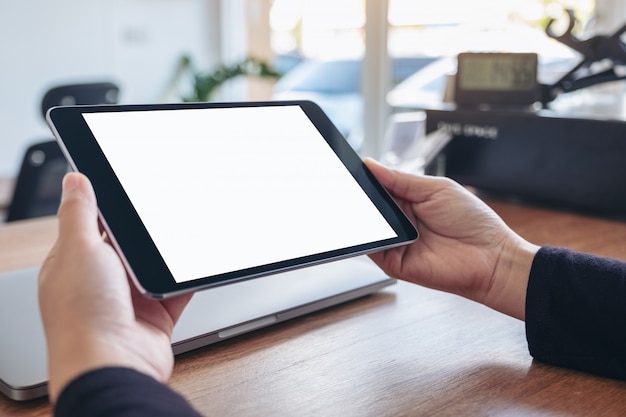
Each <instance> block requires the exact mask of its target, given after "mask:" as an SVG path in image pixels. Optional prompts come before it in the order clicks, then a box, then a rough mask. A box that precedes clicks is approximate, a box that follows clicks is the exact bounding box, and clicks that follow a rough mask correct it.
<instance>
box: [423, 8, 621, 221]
mask: <svg viewBox="0 0 626 417" xmlns="http://www.w3.org/2000/svg"><path fill="white" fill-rule="evenodd" d="M568 13H569V18H570V25H569V28H568V30H567V32H566V33H565V34H563V35H560V36H557V35H555V34H554V33H553V32H552V30H551V26H552V23H553V22H552V21H551V22H550V23H549V24H548V26H547V28H546V33H547V34H548V35H549V36H551V37H553V38H555V39H557V40H559V41H561V42H563V43H565V44H566V45H568V46H570V47H571V48H574V49H576V50H577V51H579V52H581V54H582V55H583V56H584V58H583V60H582V61H581V62H580V63H579V64H578V65H576V66H575V67H574V68H573V69H572V70H571V71H569V72H568V73H567V74H565V75H564V76H563V77H562V78H561V79H559V80H558V81H557V82H556V83H554V84H552V85H540V84H538V83H537V82H536V78H533V77H536V62H537V61H536V56H533V54H493V53H491V54H481V53H476V54H461V55H460V56H459V61H458V71H457V75H456V83H455V95H456V100H455V101H456V106H455V107H454V108H442V109H437V110H435V109H430V110H426V133H427V134H429V133H432V132H435V131H439V132H447V133H448V134H449V135H451V136H452V139H451V140H450V142H449V143H448V144H447V146H446V147H445V148H444V149H443V151H442V152H441V154H440V155H439V156H438V158H437V159H436V160H435V161H434V162H433V163H431V164H430V165H429V166H428V167H427V168H426V172H427V173H433V174H445V175H446V176H449V177H451V178H453V179H455V180H457V181H459V182H461V183H463V184H465V185H470V186H474V187H476V188H478V189H479V190H481V191H486V192H488V193H491V194H492V195H495V196H502V197H505V198H513V199H521V200H524V201H529V202H534V203H540V204H548V205H553V206H557V207H559V208H566V209H568V208H569V209H574V210H577V211H585V212H589V213H593V214H599V215H609V216H612V217H620V218H625V219H626V193H624V192H623V188H624V187H623V181H624V179H626V121H625V120H607V119H600V118H588V117H585V118H579V117H572V116H571V115H566V114H565V115H563V114H557V113H555V112H553V111H550V110H548V109H547V108H548V107H549V106H548V104H549V103H550V102H552V101H553V100H554V99H555V98H556V97H557V96H559V95H560V94H563V93H567V92H571V91H574V90H579V89H582V88H586V87H589V86H591V85H595V84H599V83H605V82H609V81H617V80H623V79H626V76H622V75H619V72H618V71H616V68H617V67H619V66H621V65H626V46H625V45H624V44H623V43H622V42H621V40H620V36H621V35H622V34H623V33H624V32H625V31H626V25H624V26H623V27H622V28H621V29H620V30H618V31H617V32H616V33H615V34H614V35H612V36H608V37H607V36H596V37H594V38H590V39H588V40H585V41H580V40H577V39H576V38H575V37H574V36H573V35H572V33H571V32H572V29H573V27H574V15H573V12H571V11H568ZM599 61H603V62H604V63H606V62H607V61H609V62H611V63H612V67H611V68H609V69H605V70H602V71H601V72H599V73H592V71H591V68H592V67H594V66H592V64H593V63H595V62H599ZM533 102H535V103H541V105H542V107H543V109H541V110H537V109H536V108H533V107H532V106H531V104H532V103H533Z"/></svg>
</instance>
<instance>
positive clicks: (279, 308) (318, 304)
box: [0, 256, 395, 401]
mask: <svg viewBox="0 0 626 417" xmlns="http://www.w3.org/2000/svg"><path fill="white" fill-rule="evenodd" d="M38 272H39V268H38V267H34V268H28V269H21V270H17V271H13V272H8V273H2V274H0V335H1V336H0V391H1V392H2V393H4V394H5V395H6V396H8V397H9V398H12V399H14V400H18V401H23V400H30V399H34V398H38V397H42V396H45V395H46V394H47V377H48V375H47V360H46V346H45V339H44V334H43V328H42V325H41V320H40V318H39V307H38V304H37V274H38ZM394 282H395V280H393V279H390V278H389V277H387V276H386V275H385V274H384V273H383V272H382V271H381V270H380V269H379V268H378V267H377V266H376V265H375V264H374V263H373V262H371V261H370V260H369V258H367V257H365V256H361V257H357V258H350V259H345V260H341V261H336V262H331V263H327V264H322V265H317V266H313V267H309V268H304V269H298V270H295V271H290V272H285V273H282V274H278V275H272V276H268V277H264V278H259V279H254V280H250V281H245V282H241V283H236V284H232V285H228V286H224V287H218V288H214V289H210V290H206V291H202V292H199V293H197V294H195V295H194V297H193V299H192V301H191V303H190V304H189V305H188V306H187V308H186V310H185V312H184V313H183V315H182V317H181V318H180V321H179V323H178V324H177V325H176V328H175V329H174V334H173V338H172V339H173V340H172V347H173V350H174V353H175V354H180V353H183V352H187V351H189V350H192V349H196V348H199V347H202V346H206V345H208V344H211V343H215V342H219V341H220V340H224V339H228V338H231V337H234V336H237V335H240V334H243V333H247V332H250V331H252V330H256V329H260V328H262V327H266V326H269V325H272V324H275V323H280V322H283V321H285V320H289V319H292V318H294V317H298V316H301V315H303V314H308V313H311V312H314V311H317V310H320V309H323V308H326V307H330V306H333V305H336V304H339V303H342V302H345V301H349V300H353V299H355V298H358V297H362V296H364V295H367V294H371V293H373V292H375V291H378V290H380V289H382V288H384V287H386V286H388V285H391V284H393V283H394Z"/></svg>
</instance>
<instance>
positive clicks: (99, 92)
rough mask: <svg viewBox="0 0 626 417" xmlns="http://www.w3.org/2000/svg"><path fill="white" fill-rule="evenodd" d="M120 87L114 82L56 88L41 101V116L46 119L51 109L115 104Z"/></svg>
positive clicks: (49, 91)
mask: <svg viewBox="0 0 626 417" xmlns="http://www.w3.org/2000/svg"><path fill="white" fill-rule="evenodd" d="M118 95H119V87H118V86H117V85H115V84H114V83H112V82H100V83H89V84H68V85H61V86H58V87H54V88H52V89H50V90H48V92H47V93H46V94H45V95H44V97H43V99H42V100H41V114H42V116H43V117H45V115H46V112H47V111H48V109H49V108H50V107H54V106H73V105H92V104H115V103H117V99H118Z"/></svg>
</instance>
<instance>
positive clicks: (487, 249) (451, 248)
mask: <svg viewBox="0 0 626 417" xmlns="http://www.w3.org/2000/svg"><path fill="white" fill-rule="evenodd" d="M365 163H366V165H367V167H368V168H369V169H370V170H371V171H372V173H373V174H374V175H375V176H376V178H377V179H378V180H379V181H380V183H381V184H382V185H383V186H384V187H385V188H386V189H387V190H388V191H389V193H390V194H391V195H392V196H393V197H394V198H395V200H396V202H397V203H398V204H399V205H400V207H401V208H402V210H403V211H404V212H405V213H406V214H407V216H408V217H409V219H410V220H411V221H412V222H413V224H414V225H415V226H416V227H417V229H418V230H419V232H420V237H419V239H418V240H417V241H415V242H414V243H412V244H409V245H406V246H401V247H396V248H392V249H388V250H385V251H381V252H377V253H373V254H371V255H370V258H371V259H372V260H373V261H374V262H375V263H376V264H378V265H379V266H380V267H381V268H382V269H383V270H384V271H385V272H386V273H387V274H388V275H389V276H391V277H394V278H398V279H402V280H406V281H410V282H413V283H416V284H419V285H423V286H425V287H429V288H434V289H438V290H442V291H446V292H451V293H455V294H458V295H461V296H463V297H466V298H469V299H472V300H474V301H478V302H481V303H483V304H485V305H487V306H489V307H491V308H494V309H496V310H498V311H501V312H503V313H506V314H508V315H511V316H513V317H517V318H519V319H522V320H523V319H524V315H525V311H524V310H525V302H526V286H527V284H528V276H529V274H530V268H531V265H532V261H533V258H534V255H535V253H536V252H537V250H538V249H539V247H538V246H536V245H533V244H531V243H529V242H527V241H525V240H524V239H522V238H521V237H520V236H519V235H517V234H516V233H515V232H513V231H512V230H511V229H510V228H509V227H508V226H507V225H506V224H505V223H504V222H503V221H502V219H501V218H500V217H499V216H498V215H497V214H496V213H495V212H494V211H493V210H491V208H489V207H488V206H487V205H486V204H485V203H483V202H482V201H481V200H480V199H479V198H478V197H476V196H475V195H474V194H472V193H470V192H469V191H468V190H466V189H465V188H463V187H462V186H460V185H459V184H457V183H456V182H454V181H452V180H450V179H448V178H443V177H430V176H415V175H411V174H407V173H402V172H398V171H394V170H390V169H388V168H386V167H384V166H382V165H380V164H379V163H377V162H376V161H373V160H371V159H368V160H366V161H365Z"/></svg>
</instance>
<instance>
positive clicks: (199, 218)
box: [47, 101, 417, 298]
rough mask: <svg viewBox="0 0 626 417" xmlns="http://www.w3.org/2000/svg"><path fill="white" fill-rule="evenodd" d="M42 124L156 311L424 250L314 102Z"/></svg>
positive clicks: (106, 112) (170, 108) (104, 109)
mask: <svg viewBox="0 0 626 417" xmlns="http://www.w3.org/2000/svg"><path fill="white" fill-rule="evenodd" d="M47 120H48V124H49V125H50V128H51V130H52V131H53V133H54V135H55V136H56V138H57V140H58V142H59V144H60V146H61V148H62V150H63V152H64V153H65V155H66V157H67V159H68V161H69V163H70V165H71V166H72V169H74V170H76V171H79V172H82V173H84V174H85V175H86V176H87V177H88V178H89V179H90V180H91V182H92V184H93V187H94V189H95V192H96V196H97V198H98V207H99V210H100V221H101V222H102V224H103V226H104V227H105V230H106V231H107V233H108V234H109V235H110V236H111V240H112V243H113V245H114V246H115V248H116V250H117V251H118V252H119V254H120V257H121V258H122V260H123V262H124V264H125V266H126V268H127V269H128V272H129V275H130V276H131V277H132V278H133V280H134V281H135V283H136V284H137V286H138V287H139V288H140V290H141V291H142V292H143V293H145V294H146V295H149V296H151V297H155V298H162V297H166V296H170V295H175V294H180V293H184V292H188V291H195V290H199V289H204V288H209V287H212V286H217V285H223V284H228V283H232V282H236V281H240V280H245V279H250V278H256V277H261V276H264V275H268V274H272V273H277V272H282V271H286V270H290V269H295V268H300V267H305V266H309V265H314V264H318V263H321V262H327V261H332V260H336V259H341V258H345V257H349V256H355V255H360V254H364V253H368V252H372V251H377V250H381V249H384V248H389V247H392V246H397V245H402V244H406V243H408V242H411V241H413V240H415V239H417V231H416V230H415V228H414V227H413V225H412V224H411V223H410V222H409V220H408V219H407V218H406V217H405V215H404V214H403V213H402V211H401V210H400V209H399V208H398V206H397V205H396V204H395V203H394V201H393V200H392V198H391V197H390V196H389V195H388V194H387V193H386V191H385V190H384V189H383V187H382V186H381V185H380V184H379V183H378V182H377V181H376V179H375V178H374V177H373V175H372V174H371V173H370V172H369V171H368V170H367V168H366V167H365V165H364V164H363V162H362V160H361V159H360V158H359V156H358V155H357V154H356V153H355V152H354V150H353V149H352V148H351V147H350V145H349V144H348V143H347V142H346V140H345V139H344V138H343V137H342V135H341V134H340V133H339V132H338V130H337V129H336V128H335V127H334V125H333V124H332V123H331V122H330V120H329V119H328V117H327V116H326V115H325V114H324V113H323V111H322V110H321V109H320V108H319V107H318V106H317V105H316V104H314V103H312V102H308V101H288V102H278V101H276V102H244V103H185V104H158V105H117V106H67V107H55V108H52V109H50V110H49V111H48V114H47Z"/></svg>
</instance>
